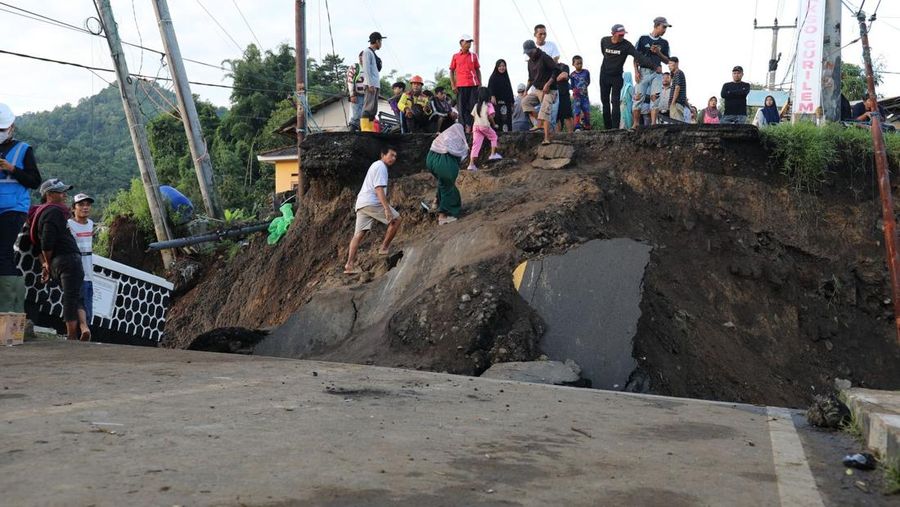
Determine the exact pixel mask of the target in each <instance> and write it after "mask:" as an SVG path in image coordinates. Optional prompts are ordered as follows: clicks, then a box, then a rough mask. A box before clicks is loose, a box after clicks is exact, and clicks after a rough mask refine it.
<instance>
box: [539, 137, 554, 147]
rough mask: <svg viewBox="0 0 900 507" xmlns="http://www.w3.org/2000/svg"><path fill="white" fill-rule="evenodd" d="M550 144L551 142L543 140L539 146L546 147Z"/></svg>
mask: <svg viewBox="0 0 900 507" xmlns="http://www.w3.org/2000/svg"><path fill="white" fill-rule="evenodd" d="M552 142H553V141H548V140H546V139H544V140H543V141H541V146H547V145H548V144H551V143H552Z"/></svg>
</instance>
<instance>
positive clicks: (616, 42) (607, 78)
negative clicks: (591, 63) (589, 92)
mask: <svg viewBox="0 0 900 507" xmlns="http://www.w3.org/2000/svg"><path fill="white" fill-rule="evenodd" d="M626 33H628V32H626V31H625V27H624V26H623V25H620V24H615V25H613V27H612V35H610V36H608V37H604V38H602V39H600V49H601V50H602V51H603V64H602V65H601V66H600V102H601V104H603V126H604V128H606V129H611V128H619V120H620V118H621V111H620V109H619V96H620V95H621V94H622V85H623V81H622V70H623V69H624V68H625V60H626V59H627V58H628V57H629V56H631V57H632V58H634V60H635V62H638V61H641V62H643V63H641V65H642V66H650V65H653V62H652V61H650V60H649V59H647V58H644V57H643V56H641V55H639V54H638V52H637V50H636V49H635V48H634V46H633V45H632V44H631V43H630V42H628V41H627V40H626V39H625V34H626ZM635 65H637V63H635Z"/></svg>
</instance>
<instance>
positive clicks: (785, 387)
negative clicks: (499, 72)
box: [165, 126, 900, 407]
mask: <svg viewBox="0 0 900 507" xmlns="http://www.w3.org/2000/svg"><path fill="white" fill-rule="evenodd" d="M561 138H562V140H563V141H564V142H566V143H569V144H571V145H572V146H573V147H574V148H575V154H574V156H573V158H572V164H571V165H570V166H569V167H568V168H566V169H562V170H553V171H549V170H542V169H536V168H533V167H532V166H531V162H532V161H533V160H534V158H535V156H536V147H537V145H538V144H539V141H540V136H536V135H526V134H511V135H505V136H501V146H500V152H501V153H502V154H503V155H504V156H505V157H506V158H505V159H504V160H503V161H500V162H497V163H488V162H486V161H481V162H480V165H479V167H480V168H481V170H480V171H479V172H477V173H467V172H465V171H463V174H461V175H460V179H459V181H458V185H459V187H460V190H461V192H462V195H463V212H464V216H463V217H462V218H461V220H460V221H459V222H457V223H454V224H451V225H447V226H442V227H437V226H436V225H435V222H434V218H433V216H429V215H427V214H425V213H423V212H422V211H421V208H420V206H419V202H420V201H423V200H424V201H426V202H428V201H430V200H431V198H432V197H433V195H434V181H433V178H432V176H431V175H430V174H428V173H427V172H424V163H423V162H422V161H423V160H424V156H425V153H426V152H427V147H428V145H429V143H430V140H431V137H430V136H427V135H411V136H403V137H402V138H394V139H389V138H385V137H379V136H363V135H361V134H335V135H317V136H310V137H309V138H308V139H307V141H306V142H305V145H304V147H305V149H306V152H305V156H304V167H305V169H306V170H307V174H308V175H309V191H308V193H307V194H306V199H305V201H304V203H303V205H302V207H301V208H300V209H299V210H298V212H297V217H298V219H297V221H296V222H295V225H294V226H293V227H292V228H291V230H290V231H289V232H288V235H287V236H286V237H285V238H284V239H283V240H282V242H281V243H280V244H279V245H277V246H275V247H268V246H266V245H265V243H264V240H263V239H262V238H260V237H257V238H255V239H254V240H253V241H252V243H251V245H250V247H249V248H247V249H244V250H243V251H241V252H239V253H238V254H237V255H236V256H235V258H234V259H232V260H231V261H230V262H227V261H225V260H224V259H222V260H220V261H219V262H218V264H216V265H214V266H210V267H209V268H208V269H206V270H205V271H204V274H203V275H202V278H201V279H200V281H199V283H198V284H197V285H196V287H194V288H192V289H190V290H188V291H187V292H186V293H185V294H184V295H183V296H182V297H181V298H180V299H179V300H178V302H177V303H176V305H175V307H174V308H172V310H171V311H170V313H169V320H168V322H167V328H166V334H167V336H166V339H165V345H166V346H170V347H186V346H188V345H190V344H191V342H192V341H194V339H195V337H197V336H198V335H201V334H202V333H205V332H208V331H211V330H214V329H217V328H222V327H235V326H241V327H244V328H248V329H268V330H271V331H272V333H273V334H272V336H275V335H278V333H279V332H281V333H282V336H284V339H285V340H287V341H285V342H279V346H280V347H283V348H285V349H286V350H287V349H290V350H293V351H294V352H291V353H290V354H287V355H292V357H307V358H319V359H328V360H337V361H347V362H358V363H369V364H379V365H386V366H403V367H408V368H423V369H430V370H435V371H448V372H453V373H465V374H479V373H481V372H482V371H484V370H485V369H486V368H488V367H489V366H490V365H491V364H493V363H495V362H501V361H521V360H529V359H535V358H536V357H538V356H539V355H540V354H541V350H540V347H539V345H538V344H539V341H540V339H541V337H542V335H543V333H544V330H545V324H544V322H543V321H542V320H541V319H540V317H538V316H537V314H536V313H535V312H534V310H533V309H531V308H530V307H529V306H528V304H527V303H526V302H525V301H524V300H523V299H522V298H521V297H520V296H519V294H518V293H517V291H516V290H515V288H514V287H513V285H512V272H513V269H514V268H515V267H516V266H517V265H518V264H519V263H520V262H522V261H524V260H528V259H538V258H541V257H542V256H545V255H548V254H561V253H564V252H566V251H568V250H569V249H570V248H572V247H573V246H576V245H579V244H582V243H585V242H587V241H590V240H592V239H610V238H631V239H634V240H636V241H641V242H643V243H645V244H647V245H649V246H651V247H652V251H651V253H650V262H649V264H648V265H647V268H646V272H645V275H644V280H643V284H644V285H643V293H642V294H643V295H642V299H641V302H640V312H641V317H640V320H639V321H638V326H637V333H636V335H635V337H634V353H633V356H634V359H635V360H636V362H637V364H638V367H637V369H636V370H635V371H634V372H633V373H632V374H631V376H630V380H629V383H628V389H629V390H634V391H643V392H653V393H659V394H666V395H675V396H689V397H699V398H708V399H718V400H729V401H744V402H750V403H764V404H771V405H782V406H794V407H799V406H803V405H805V404H807V403H808V402H809V401H810V400H811V399H812V397H813V396H814V395H815V394H818V393H821V392H825V391H829V390H830V389H831V384H832V381H833V378H834V377H842V378H848V379H851V380H852V381H853V383H854V384H855V385H860V386H866V387H873V388H897V387H900V371H898V369H897V368H895V367H893V365H895V364H897V361H898V359H900V348H898V346H897V344H896V340H895V337H894V335H893V327H892V323H891V319H892V313H891V304H890V295H889V293H888V283H887V271H886V269H885V267H884V263H883V260H882V259H883V247H882V245H881V243H880V242H881V234H882V233H881V231H880V229H879V228H878V225H879V224H878V219H879V216H880V213H879V211H878V206H877V203H876V202H875V200H874V196H875V193H874V191H873V184H874V183H873V176H872V174H871V172H870V171H860V172H858V173H853V174H847V173H846V172H843V173H840V172H838V173H833V174H830V175H829V179H828V181H827V182H826V184H825V185H824V186H823V188H822V190H821V192H818V193H808V192H798V191H795V190H793V189H792V188H793V187H792V185H791V182H790V181H788V180H786V179H785V177H783V176H782V175H781V174H780V173H778V172H777V171H774V170H773V169H772V165H771V163H770V160H769V156H768V152H767V149H766V147H765V146H763V145H762V144H761V142H760V140H759V138H758V133H757V131H756V129H755V128H753V127H752V126H746V127H743V126H742V127H720V126H711V127H703V126H689V127H682V126H662V127H654V128H650V129H646V130H642V131H637V132H614V133H604V132H596V133H579V134H573V135H568V136H561ZM386 143H391V144H394V145H395V146H396V147H397V148H398V150H399V154H400V159H399V161H398V163H397V165H396V166H395V167H394V168H392V170H391V177H392V184H391V185H392V186H391V190H390V191H391V201H392V203H393V204H394V205H395V207H396V208H397V209H398V211H400V213H401V215H403V220H404V222H403V229H402V230H401V232H400V234H399V236H398V239H397V240H396V241H395V244H394V245H395V247H396V249H397V250H398V251H402V253H403V256H402V257H399V256H394V257H392V258H384V257H379V256H377V255H376V254H375V249H376V248H377V244H378V242H380V239H381V235H382V234H383V230H384V229H383V228H378V227H376V228H375V229H374V230H373V233H372V234H369V236H368V237H367V238H366V239H365V241H364V242H363V245H362V247H361V259H360V264H361V267H362V268H363V269H364V270H365V273H364V274H363V275H362V276H360V277H355V278H348V277H346V276H344V275H342V274H341V270H342V265H343V262H344V260H345V258H346V253H347V243H348V242H349V239H350V236H351V235H352V232H353V231H352V229H353V210H352V206H353V201H354V198H355V194H356V191H357V190H358V187H359V185H360V183H361V181H362V179H363V177H364V175H365V171H366V168H367V167H368V166H369V164H370V163H371V162H372V161H373V160H375V159H376V158H377V152H378V149H379V148H380V146H381V145H383V144H386ZM894 169H896V168H894ZM464 296H465V297H464ZM310 302H314V303H313V305H312V306H309V309H308V310H307V314H308V318H307V319H306V320H302V321H297V320H295V321H294V322H293V324H291V325H289V322H290V321H291V317H292V316H294V315H295V313H296V312H297V311H298V310H302V308H304V307H305V306H307V304H308V303H310ZM601 311H602V309H601ZM331 312H334V313H331ZM298 315H299V314H298ZM331 315H346V320H345V321H340V322H335V323H329V324H330V325H331V327H330V328H329V329H331V331H330V334H329V338H328V339H327V340H324V339H323V340H320V341H319V342H315V340H316V339H317V338H321V336H313V335H314V334H315V333H312V332H304V331H303V329H306V328H311V327H314V326H315V325H324V324H325V323H328V322H327V321H328V320H329V319H331ZM338 320H339V319H338ZM304 322H307V323H310V325H309V326H304ZM317 323H318V324H317ZM291 326H293V327H291ZM268 339H271V337H269V338H267V339H264V340H263V342H261V344H260V346H262V344H264V343H266V340H268ZM296 351H300V352H299V353H297V352H296ZM576 361H577V359H576Z"/></svg>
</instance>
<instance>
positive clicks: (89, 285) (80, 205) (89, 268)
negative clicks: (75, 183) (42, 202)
mask: <svg viewBox="0 0 900 507" xmlns="http://www.w3.org/2000/svg"><path fill="white" fill-rule="evenodd" d="M93 204H94V199H93V198H92V197H91V196H89V195H87V194H78V195H76V196H75V198H74V199H73V200H72V208H73V209H74V210H75V211H74V213H72V218H70V219H69V222H68V225H69V231H71V232H72V236H74V237H75V244H76V245H78V250H80V251H81V265H82V267H83V268H84V282H83V283H82V284H81V298H82V299H83V300H84V311H83V312H82V311H81V310H79V312H78V313H79V315H78V317H79V319H78V320H79V324H80V326H81V331H82V332H84V331H88V326H89V324H90V322H91V318H92V317H93V301H94V260H93V249H94V221H93V220H91V219H90V216H91V206H92V205H93Z"/></svg>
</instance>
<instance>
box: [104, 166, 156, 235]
mask: <svg viewBox="0 0 900 507" xmlns="http://www.w3.org/2000/svg"><path fill="white" fill-rule="evenodd" d="M117 216H127V217H130V218H131V219H132V220H134V222H135V223H136V224H137V227H138V230H140V231H141V232H142V233H144V234H145V235H146V236H147V238H148V239H150V238H153V237H154V234H155V233H154V229H153V217H152V216H150V206H149V205H148V204H147V196H146V194H145V193H144V182H143V181H141V180H139V179H137V178H135V179H133V180H131V186H130V187H129V188H128V189H127V190H119V193H117V194H116V195H115V197H113V199H112V200H111V201H110V202H109V204H108V205H107V206H106V210H105V211H104V213H103V223H104V224H105V225H106V226H107V227H108V226H109V225H110V224H112V222H113V220H114V219H115V217H117ZM101 241H102V236H101Z"/></svg>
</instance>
